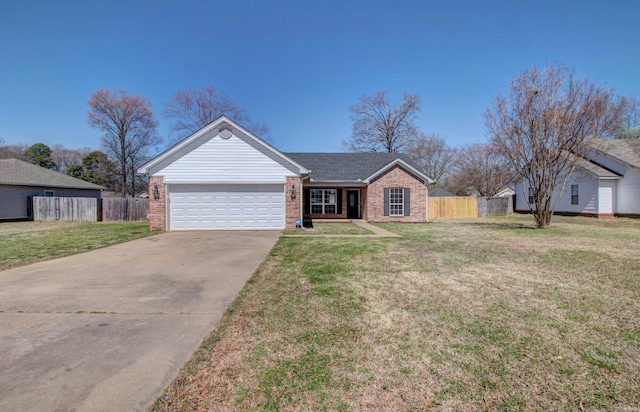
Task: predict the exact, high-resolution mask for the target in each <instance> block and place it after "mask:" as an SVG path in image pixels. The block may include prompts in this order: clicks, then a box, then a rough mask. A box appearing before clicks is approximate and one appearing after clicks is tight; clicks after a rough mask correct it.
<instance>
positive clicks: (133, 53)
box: [0, 0, 640, 152]
mask: <svg viewBox="0 0 640 412" xmlns="http://www.w3.org/2000/svg"><path fill="white" fill-rule="evenodd" d="M638 17H640V2H637V1H606V2H605V1H562V0H558V1H545V0H542V1H518V0H511V1H443V2H438V3H436V2H428V1H402V0H397V1H394V2H389V1H377V0H368V1H345V0H343V1H313V2H307V1H303V0H298V1H277V0H276V1H245V0H234V1H224V2H221V1H190V0H173V1H164V0H156V1H151V0H149V1H138V2H136V1H132V0H129V1H119V0H113V1H111V0H110V1H85V0H83V1H64V0H61V1H56V2H50V1H29V0H22V1H19V2H18V1H14V2H9V1H4V2H2V4H1V5H0V137H1V138H3V139H4V140H5V141H7V142H8V143H27V144H33V143H38V142H42V143H45V144H48V145H50V146H52V145H54V144H56V143H60V144H63V145H64V146H66V147H69V148H80V147H92V148H99V146H100V135H101V133H100V131H99V130H95V129H92V128H90V127H89V126H88V125H87V122H86V110H87V100H88V98H89V96H90V95H91V94H92V93H93V92H94V91H95V90H97V89H99V88H102V87H104V88H109V89H113V90H117V89H126V90H127V91H128V92H130V93H132V94H141V95H143V96H144V97H146V98H147V99H148V100H150V101H151V102H152V104H153V110H154V112H155V113H156V114H157V117H158V120H159V121H160V128H159V132H160V134H161V135H164V136H167V135H168V133H169V122H168V121H167V120H166V119H164V118H163V117H162V116H161V114H162V110H163V107H164V104H165V103H166V102H168V101H169V100H170V99H171V96H172V95H173V93H175V92H176V91H178V90H181V89H185V88H200V87H202V86H205V85H208V84H213V85H215V86H216V87H217V88H219V89H222V90H225V91H226V92H227V93H228V94H229V95H230V96H231V97H232V99H233V100H234V101H235V102H236V103H237V104H238V105H240V106H242V107H244V108H245V109H246V110H247V112H248V114H249V115H250V116H251V118H252V119H254V120H255V121H258V122H261V123H265V124H267V125H268V126H269V128H270V130H271V143H272V144H273V145H274V146H276V147H277V148H279V149H281V150H283V151H325V152H332V151H342V150H343V149H342V140H343V139H344V138H346V137H348V136H349V135H350V132H351V121H350V120H349V111H348V107H349V106H350V105H351V104H353V103H355V102H356V101H357V99H358V96H360V95H362V94H365V93H366V94H372V93H375V92H376V91H378V90H387V91H388V93H389V95H390V97H391V98H392V99H393V100H398V99H399V98H400V97H401V96H402V94H403V93H404V92H409V93H416V94H418V95H420V96H421V97H422V99H423V102H424V103H423V110H422V112H421V113H420V116H419V118H418V121H417V123H418V125H419V127H420V129H421V130H422V131H424V132H425V133H428V134H430V133H437V134H440V135H441V136H444V137H446V139H447V142H448V143H449V144H450V145H452V146H459V145H463V144H467V143H476V142H482V141H485V140H486V137H485V133H486V131H485V127H484V122H483V117H482V115H483V113H484V111H485V110H486V109H487V108H488V107H490V105H491V100H492V98H493V97H494V96H495V95H496V94H497V93H498V91H503V92H504V91H506V89H507V82H508V80H509V79H510V78H512V77H514V76H516V75H518V74H519V73H520V72H522V71H523V70H524V69H526V68H528V67H531V66H533V65H544V64H545V63H546V62H551V63H557V62H560V63H562V64H564V65H565V66H568V67H570V68H575V69H576V71H577V73H578V74H580V75H582V76H588V77H589V78H590V79H591V80H593V81H596V82H598V83H599V84H601V85H606V86H608V87H612V88H614V89H615V90H616V92H617V93H618V94H621V95H640V52H639V51H640V30H638Z"/></svg>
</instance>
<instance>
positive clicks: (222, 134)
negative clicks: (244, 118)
mask: <svg viewBox="0 0 640 412" xmlns="http://www.w3.org/2000/svg"><path fill="white" fill-rule="evenodd" d="M218 136H220V137H221V138H223V139H225V140H226V139H228V138H230V137H231V136H233V132H232V131H231V129H228V128H226V127H223V128H221V129H220V130H218Z"/></svg>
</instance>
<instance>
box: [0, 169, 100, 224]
mask: <svg viewBox="0 0 640 412" xmlns="http://www.w3.org/2000/svg"><path fill="white" fill-rule="evenodd" d="M103 189H104V188H103V187H102V186H98V185H96V184H93V183H89V182H85V181H84V180H80V179H76V178H75V177H71V176H68V175H65V174H62V173H58V172H54V171H53V170H49V169H45V168H43V167H40V166H37V165H34V164H31V163H27V162H23V161H22V160H17V159H0V220H22V219H30V218H31V205H30V204H29V202H28V199H29V197H30V196H61V197H93V198H96V199H99V198H100V193H101V191H102V190H103Z"/></svg>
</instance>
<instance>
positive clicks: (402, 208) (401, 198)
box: [389, 187, 404, 216]
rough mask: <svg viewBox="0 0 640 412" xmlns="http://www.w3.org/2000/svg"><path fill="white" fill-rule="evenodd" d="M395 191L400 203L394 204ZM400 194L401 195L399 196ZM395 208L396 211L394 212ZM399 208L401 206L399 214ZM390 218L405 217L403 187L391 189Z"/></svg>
mask: <svg viewBox="0 0 640 412" xmlns="http://www.w3.org/2000/svg"><path fill="white" fill-rule="evenodd" d="M394 191H395V196H399V198H400V202H394V201H393V197H394ZM398 193H399V194H398ZM394 206H395V209H396V210H395V211H394ZM398 206H400V208H399V210H400V213H398V212H397V210H398ZM389 216H404V189H403V188H401V187H392V188H389Z"/></svg>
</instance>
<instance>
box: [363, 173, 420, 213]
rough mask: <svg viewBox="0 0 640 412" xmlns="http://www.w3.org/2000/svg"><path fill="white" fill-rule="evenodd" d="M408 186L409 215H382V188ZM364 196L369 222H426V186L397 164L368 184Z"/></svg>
mask: <svg viewBox="0 0 640 412" xmlns="http://www.w3.org/2000/svg"><path fill="white" fill-rule="evenodd" d="M393 187H396V188H409V189H410V190H411V195H410V196H411V197H410V205H411V214H410V215H409V216H385V215H384V189H385V188H393ZM365 197H366V201H367V203H366V205H367V206H366V209H367V210H366V219H367V220H368V221H369V222H426V220H427V187H426V186H425V185H424V184H423V182H422V180H420V179H418V178H417V177H415V176H414V175H412V174H411V173H409V172H407V171H405V170H404V169H402V168H401V167H399V166H396V167H394V168H393V169H391V170H388V171H387V172H385V173H384V174H382V175H380V176H379V177H378V178H377V179H376V180H375V181H373V182H372V183H371V184H369V187H368V188H367V193H366V195H365Z"/></svg>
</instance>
